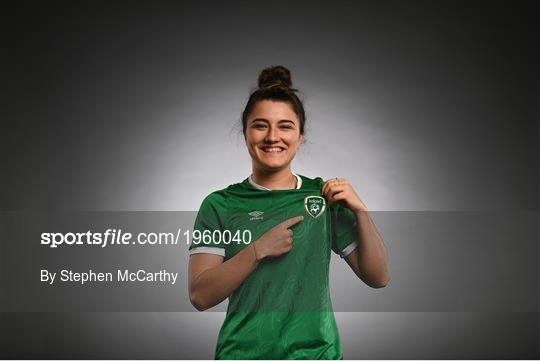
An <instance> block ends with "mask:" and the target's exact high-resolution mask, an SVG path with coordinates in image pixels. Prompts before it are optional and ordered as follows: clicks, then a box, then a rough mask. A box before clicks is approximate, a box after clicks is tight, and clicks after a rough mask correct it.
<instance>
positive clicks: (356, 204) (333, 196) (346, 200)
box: [322, 178, 368, 213]
mask: <svg viewBox="0 0 540 361" xmlns="http://www.w3.org/2000/svg"><path fill="white" fill-rule="evenodd" d="M322 194H323V196H324V197H325V198H326V200H327V201H328V202H329V203H330V204H333V203H336V202H340V203H341V204H343V205H344V206H345V207H347V208H349V209H350V210H351V211H353V212H355V213H358V212H367V211H368V209H367V207H366V205H365V204H364V202H362V200H361V199H360V197H358V194H356V192H355V191H354V189H353V187H352V185H351V184H350V183H349V181H348V180H346V179H343V178H332V179H329V180H327V181H326V182H325V183H324V185H323V187H322Z"/></svg>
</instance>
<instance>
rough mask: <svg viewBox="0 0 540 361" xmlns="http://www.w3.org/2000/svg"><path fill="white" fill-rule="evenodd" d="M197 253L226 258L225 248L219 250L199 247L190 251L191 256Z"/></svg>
mask: <svg viewBox="0 0 540 361" xmlns="http://www.w3.org/2000/svg"><path fill="white" fill-rule="evenodd" d="M196 253H210V254H216V255H218V256H222V257H225V248H217V247H197V248H192V249H190V250H189V255H190V256H191V255H192V254H196Z"/></svg>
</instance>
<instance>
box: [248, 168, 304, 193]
mask: <svg viewBox="0 0 540 361" xmlns="http://www.w3.org/2000/svg"><path fill="white" fill-rule="evenodd" d="M291 173H292V174H293V175H294V176H295V177H296V189H300V187H302V178H300V176H299V175H298V174H296V173H294V172H292V171H291ZM252 176H253V174H250V176H249V177H248V181H249V184H251V185H252V186H253V187H255V188H257V189H260V190H263V191H271V189H270V188H266V187H263V186H262V185H260V184H257V183H255V181H253V178H252Z"/></svg>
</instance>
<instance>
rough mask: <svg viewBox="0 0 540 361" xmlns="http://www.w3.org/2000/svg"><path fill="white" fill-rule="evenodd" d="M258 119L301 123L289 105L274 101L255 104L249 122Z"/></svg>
mask: <svg viewBox="0 0 540 361" xmlns="http://www.w3.org/2000/svg"><path fill="white" fill-rule="evenodd" d="M258 118H263V119H267V120H269V121H279V120H282V119H289V120H292V121H294V122H298V121H299V120H298V116H297V115H296V113H295V112H294V110H293V109H292V107H291V105H290V104H289V103H287V102H280V101H273V100H261V101H258V102H257V103H256V104H255V106H254V107H253V110H252V111H251V114H250V115H249V119H248V120H249V121H253V120H254V119H258Z"/></svg>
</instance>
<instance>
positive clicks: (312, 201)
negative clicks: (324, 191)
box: [304, 196, 326, 218]
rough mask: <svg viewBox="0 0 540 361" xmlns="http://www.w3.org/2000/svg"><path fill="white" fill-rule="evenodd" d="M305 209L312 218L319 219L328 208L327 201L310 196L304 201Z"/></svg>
mask: <svg viewBox="0 0 540 361" xmlns="http://www.w3.org/2000/svg"><path fill="white" fill-rule="evenodd" d="M304 207H305V208H306V211H307V212H308V214H309V215H310V216H312V217H313V218H318V217H319V216H320V215H321V214H323V212H324V209H325V208H326V200H325V199H324V198H323V197H321V196H308V197H306V198H305V199H304Z"/></svg>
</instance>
